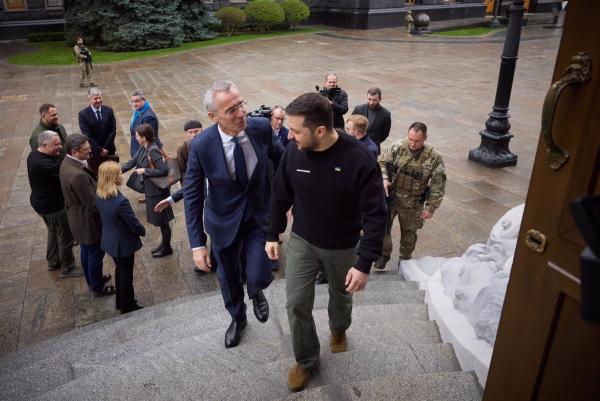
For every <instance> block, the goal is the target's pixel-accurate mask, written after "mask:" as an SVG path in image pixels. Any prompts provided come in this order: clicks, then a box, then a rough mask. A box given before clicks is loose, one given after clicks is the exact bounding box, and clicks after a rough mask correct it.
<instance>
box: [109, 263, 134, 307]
mask: <svg viewBox="0 0 600 401" xmlns="http://www.w3.org/2000/svg"><path fill="white" fill-rule="evenodd" d="M113 260H114V261H115V265H116V266H117V269H116V270H115V275H116V276H118V279H115V284H117V298H116V299H117V307H119V306H120V307H121V313H127V312H131V311H132V310H134V309H135V307H134V306H135V292H134V289H133V264H134V261H135V254H131V255H129V256H124V257H119V258H113ZM117 272H118V273H117Z"/></svg>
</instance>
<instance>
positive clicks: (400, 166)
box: [375, 122, 446, 269]
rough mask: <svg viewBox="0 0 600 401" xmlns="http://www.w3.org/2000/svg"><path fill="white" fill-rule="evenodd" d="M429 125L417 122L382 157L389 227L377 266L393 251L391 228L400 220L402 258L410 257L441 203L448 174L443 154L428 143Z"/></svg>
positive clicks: (380, 158) (385, 261)
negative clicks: (424, 228) (399, 141)
mask: <svg viewBox="0 0 600 401" xmlns="http://www.w3.org/2000/svg"><path fill="white" fill-rule="evenodd" d="M426 139H427V126H426V125H425V124H423V123H419V122H415V123H413V124H412V125H411V126H410V127H409V129H408V138H407V140H405V141H402V142H401V143H399V144H394V145H392V147H391V148H390V149H388V150H387V151H385V152H384V153H383V154H382V155H381V156H380V157H379V164H380V166H381V171H382V173H383V186H384V188H385V191H386V196H388V197H389V198H390V199H389V204H388V227H387V232H386V236H385V239H384V242H383V252H382V256H381V258H379V260H378V261H377V262H376V263H375V268H377V269H383V268H384V267H385V264H386V263H387V262H388V260H390V255H391V253H392V238H391V229H392V225H393V223H394V219H395V218H396V216H398V220H399V222H400V259H401V260H402V259H410V258H411V257H412V252H413V250H414V249H415V245H416V243H417V230H418V229H420V228H421V227H423V221H424V220H428V219H430V218H431V216H433V213H434V211H435V210H436V209H437V208H438V207H439V206H440V204H441V203H442V199H443V198H444V190H445V186H446V173H445V171H444V162H443V161H442V156H441V155H440V154H439V153H438V152H436V151H435V150H433V148H432V147H431V146H429V145H425V140H426Z"/></svg>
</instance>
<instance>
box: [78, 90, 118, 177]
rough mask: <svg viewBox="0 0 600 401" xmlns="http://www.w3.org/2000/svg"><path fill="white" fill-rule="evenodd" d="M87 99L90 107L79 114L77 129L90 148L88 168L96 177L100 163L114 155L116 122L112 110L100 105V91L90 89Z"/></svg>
mask: <svg viewBox="0 0 600 401" xmlns="http://www.w3.org/2000/svg"><path fill="white" fill-rule="evenodd" d="M88 99H89V101H90V106H89V107H86V108H85V109H83V110H81V111H80V112H79V129H80V130H81V133H82V134H83V135H85V136H87V137H88V139H89V141H90V145H91V146H92V155H91V156H90V158H89V159H88V167H89V168H90V170H92V171H93V172H94V174H96V175H97V174H98V166H100V163H102V162H103V161H104V160H106V159H107V158H108V157H109V156H113V155H114V154H115V151H116V148H115V134H116V132H117V121H116V119H115V113H114V112H113V110H112V109H111V108H110V107H108V106H105V105H103V104H102V92H101V91H100V89H98V88H90V90H89V91H88Z"/></svg>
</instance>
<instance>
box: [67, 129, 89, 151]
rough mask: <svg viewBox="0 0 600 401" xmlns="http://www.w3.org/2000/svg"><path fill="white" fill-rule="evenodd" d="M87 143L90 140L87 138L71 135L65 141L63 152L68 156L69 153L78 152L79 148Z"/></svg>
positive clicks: (80, 135)
mask: <svg viewBox="0 0 600 401" xmlns="http://www.w3.org/2000/svg"><path fill="white" fill-rule="evenodd" d="M89 141H90V140H89V139H88V137H87V136H85V135H83V134H79V133H77V134H71V135H69V136H68V137H67V140H66V141H65V152H67V154H68V155H70V154H71V152H72V151H74V150H77V151H79V149H80V148H81V146H82V145H83V144H84V143H86V142H89Z"/></svg>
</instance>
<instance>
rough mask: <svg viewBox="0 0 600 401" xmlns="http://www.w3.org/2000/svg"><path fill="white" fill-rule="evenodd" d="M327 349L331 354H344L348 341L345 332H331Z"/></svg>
mask: <svg viewBox="0 0 600 401" xmlns="http://www.w3.org/2000/svg"><path fill="white" fill-rule="evenodd" d="M329 348H330V350H331V353H332V354H337V353H338V352H346V350H347V349H348V340H347V339H346V331H345V330H333V329H332V330H331V339H330V340H329Z"/></svg>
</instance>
